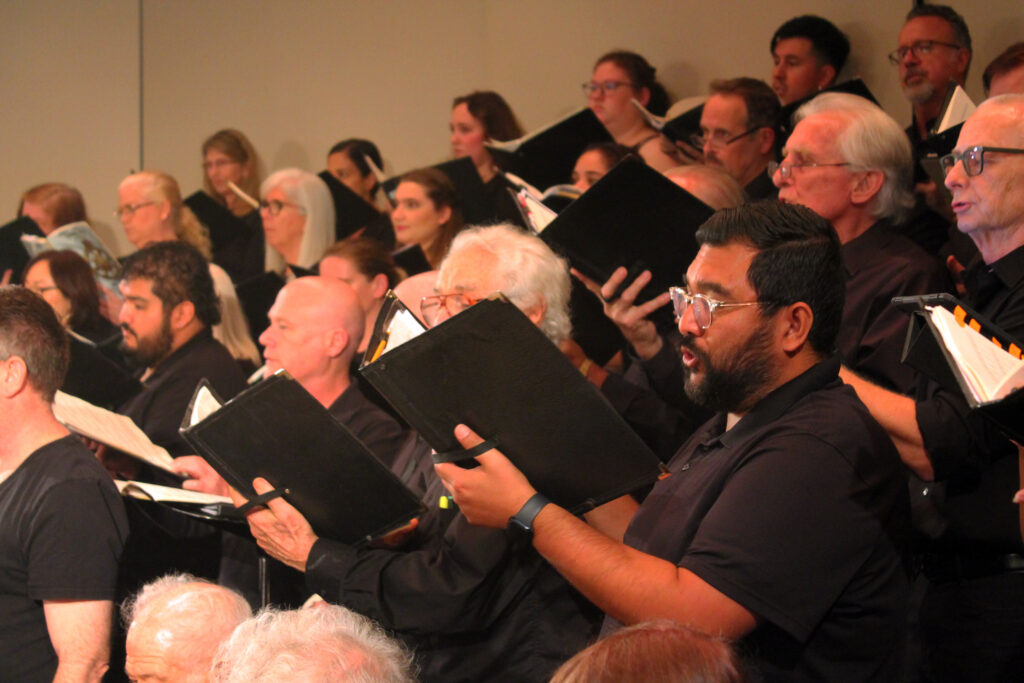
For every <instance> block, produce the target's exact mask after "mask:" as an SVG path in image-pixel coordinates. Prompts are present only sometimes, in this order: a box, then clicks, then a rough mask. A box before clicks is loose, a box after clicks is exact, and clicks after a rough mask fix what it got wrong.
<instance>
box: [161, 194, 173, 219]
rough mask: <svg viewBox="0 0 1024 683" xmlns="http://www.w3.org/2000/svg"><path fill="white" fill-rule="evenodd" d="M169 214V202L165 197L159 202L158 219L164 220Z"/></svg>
mask: <svg viewBox="0 0 1024 683" xmlns="http://www.w3.org/2000/svg"><path fill="white" fill-rule="evenodd" d="M170 215H171V203H170V202H169V201H167V200H166V199H164V200H162V201H161V202H160V220H162V221H165V220H167V218H168V217H169V216H170Z"/></svg>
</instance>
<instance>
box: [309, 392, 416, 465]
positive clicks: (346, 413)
mask: <svg viewBox="0 0 1024 683" xmlns="http://www.w3.org/2000/svg"><path fill="white" fill-rule="evenodd" d="M327 412H329V413H330V414H331V415H332V416H333V417H334V419H336V420H337V421H338V422H340V423H341V424H343V425H345V426H346V427H348V429H349V431H351V432H352V433H353V434H355V435H356V437H357V438H358V439H359V440H360V441H362V442H363V444H364V445H365V446H366V447H367V448H369V449H370V451H371V452H372V453H373V454H374V455H376V456H377V457H378V458H380V460H381V462H383V463H384V464H385V465H387V466H388V467H391V464H392V463H393V462H394V460H395V456H396V455H397V454H398V449H399V448H400V447H401V445H402V443H403V442H404V441H405V431H404V430H403V429H402V427H401V426H400V425H399V424H398V422H396V421H395V419H394V418H392V417H391V416H390V415H388V414H387V413H385V412H384V411H383V410H381V409H380V408H378V407H377V406H375V405H374V404H373V403H371V402H370V401H369V400H368V399H367V398H366V397H365V396H363V393H362V392H361V391H360V390H359V386H358V385H357V384H356V382H355V381H353V382H352V383H351V384H349V385H348V388H347V389H345V391H343V392H341V395H340V396H338V398H336V399H334V403H332V404H331V407H330V408H328V409H327Z"/></svg>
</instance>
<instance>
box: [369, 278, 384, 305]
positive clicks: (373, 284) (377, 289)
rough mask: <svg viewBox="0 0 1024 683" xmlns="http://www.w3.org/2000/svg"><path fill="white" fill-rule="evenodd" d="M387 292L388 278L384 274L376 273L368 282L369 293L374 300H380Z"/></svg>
mask: <svg viewBox="0 0 1024 683" xmlns="http://www.w3.org/2000/svg"><path fill="white" fill-rule="evenodd" d="M387 291H388V276H387V275H385V274H384V273H377V274H376V275H374V276H373V279H372V280H370V293H371V294H373V298H374V299H380V298H381V297H383V296H384V294H386V293H387Z"/></svg>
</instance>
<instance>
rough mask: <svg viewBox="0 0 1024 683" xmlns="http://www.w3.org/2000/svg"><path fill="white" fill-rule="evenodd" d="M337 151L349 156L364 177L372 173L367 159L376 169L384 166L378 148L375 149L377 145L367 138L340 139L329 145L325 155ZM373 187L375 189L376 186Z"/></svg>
mask: <svg viewBox="0 0 1024 683" xmlns="http://www.w3.org/2000/svg"><path fill="white" fill-rule="evenodd" d="M338 152H342V153H344V154H345V156H347V157H348V158H349V161H351V162H352V164H353V165H354V166H355V167H356V168H357V169H359V174H360V175H361V176H363V177H364V178H365V177H366V176H368V175H370V174H371V173H373V169H371V168H370V165H369V164H368V163H366V160H367V159H369V160H370V161H372V162H373V164H374V165H375V166H376V167H377V168H378V169H383V168H384V162H383V160H382V159H381V157H380V150H378V149H377V145H375V144H373V143H372V142H370V141H369V140H364V139H362V138H348V139H347V140H342V141H341V142H338V143H336V144H335V145H334V146H333V147H331V149H330V151H329V152H327V156H331V155H332V154H337V153H338ZM374 189H376V186H375V188H374Z"/></svg>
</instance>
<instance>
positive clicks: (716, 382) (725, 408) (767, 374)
mask: <svg viewBox="0 0 1024 683" xmlns="http://www.w3.org/2000/svg"><path fill="white" fill-rule="evenodd" d="M681 345H682V346H683V347H685V348H686V349H687V350H688V351H689V352H690V353H692V354H693V355H694V356H696V358H697V360H698V361H699V367H702V368H703V370H704V378H703V379H702V380H700V381H698V380H696V379H695V378H694V373H693V371H692V370H691V369H690V368H687V367H686V366H685V365H684V366H683V377H684V378H685V381H686V385H685V390H686V395H687V397H689V399H690V400H691V401H693V402H694V403H696V404H697V405H698V406H701V407H702V408H707V409H708V410H713V411H715V412H731V413H735V412H741V411H746V410H747V409H749V408H750V407H751V406H753V405H754V404H755V403H757V401H759V400H760V399H761V398H762V397H763V395H764V394H765V393H767V392H766V391H765V389H766V388H767V387H768V386H770V384H771V383H772V382H773V381H774V379H775V377H776V375H777V372H776V369H775V367H774V366H773V364H772V361H771V354H772V351H773V349H772V337H771V331H770V329H769V326H768V325H767V324H765V325H761V326H759V327H758V328H757V329H755V330H754V331H753V332H751V333H750V336H749V337H747V340H746V342H745V343H744V344H742V345H741V346H740V347H739V349H738V350H736V351H735V352H733V353H732V354H731V355H730V356H727V357H725V358H722V359H720V360H719V361H718V362H717V364H716V363H713V362H712V360H711V357H710V356H709V355H708V354H707V353H706V352H704V351H701V350H700V349H698V348H696V347H695V346H694V344H693V337H692V336H691V335H685V336H684V337H683V340H682V342H681Z"/></svg>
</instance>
